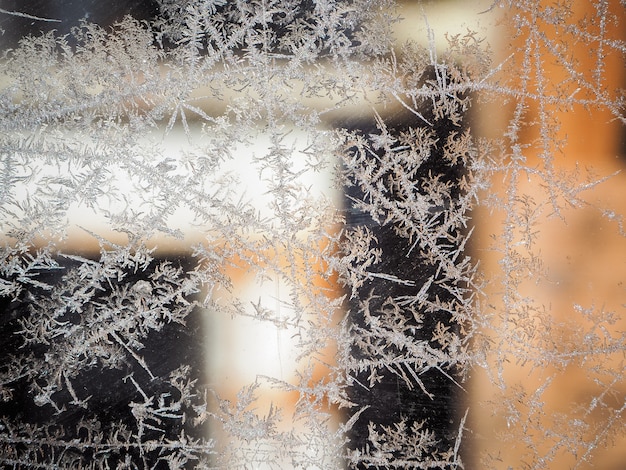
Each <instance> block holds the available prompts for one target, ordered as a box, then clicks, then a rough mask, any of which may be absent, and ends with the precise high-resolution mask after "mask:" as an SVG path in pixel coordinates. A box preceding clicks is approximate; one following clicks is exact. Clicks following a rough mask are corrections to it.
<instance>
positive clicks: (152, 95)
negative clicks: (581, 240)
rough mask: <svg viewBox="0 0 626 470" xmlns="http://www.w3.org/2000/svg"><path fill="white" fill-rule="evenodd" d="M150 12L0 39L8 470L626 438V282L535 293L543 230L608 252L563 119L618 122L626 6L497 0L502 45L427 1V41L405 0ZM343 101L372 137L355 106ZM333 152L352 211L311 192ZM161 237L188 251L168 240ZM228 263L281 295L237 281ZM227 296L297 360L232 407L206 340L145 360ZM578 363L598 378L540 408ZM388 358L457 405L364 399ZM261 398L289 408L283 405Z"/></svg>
mask: <svg viewBox="0 0 626 470" xmlns="http://www.w3.org/2000/svg"><path fill="white" fill-rule="evenodd" d="M158 3H159V14H158V15H157V17H156V18H154V19H152V20H150V21H137V20H135V19H133V18H131V17H126V18H124V19H123V20H122V21H120V22H118V23H117V24H115V25H114V26H113V27H112V28H102V27H100V26H98V25H96V24H92V23H89V22H87V21H85V22H83V23H81V24H80V25H78V26H77V27H76V28H74V29H73V31H72V33H71V35H70V36H66V37H59V36H57V35H55V34H54V32H50V33H45V34H41V35H38V36H31V37H25V38H23V39H22V40H21V41H20V43H19V45H18V46H17V47H16V48H15V49H13V50H7V51H3V57H2V68H1V69H0V83H2V88H1V89H0V130H1V131H0V166H1V168H2V170H1V172H0V232H1V233H2V245H1V247H0V260H1V262H0V274H1V276H0V294H1V296H2V305H3V312H2V321H1V322H0V324H1V325H2V326H1V329H0V340H1V341H2V342H3V347H2V348H0V462H1V463H2V465H3V466H4V467H7V468H40V467H50V468H161V466H163V468H307V469H310V468H324V469H326V468H328V469H333V468H341V467H342V466H347V467H349V468H423V469H426V468H442V469H443V468H445V469H453V468H513V467H515V468H537V469H539V468H553V467H551V464H555V465H556V464H557V463H558V464H559V465H569V467H567V468H586V467H585V465H587V464H588V463H589V462H594V459H595V458H601V456H602V455H603V454H602V453H601V451H600V450H599V449H601V448H603V447H605V446H607V445H610V444H611V442H613V440H615V439H618V438H619V437H620V436H621V435H622V434H623V432H624V424H623V423H624V419H623V414H624V411H625V410H626V402H625V397H626V389H625V387H624V383H623V382H624V376H623V374H624V370H623V360H622V359H623V353H624V348H625V343H626V336H625V334H624V329H623V328H622V327H621V326H620V325H622V324H623V321H622V314H623V312H622V311H623V308H624V302H623V294H624V292H623V287H622V288H621V290H620V291H619V294H620V295H621V296H622V301H621V302H617V304H616V303H615V302H614V301H611V302H608V301H607V299H604V298H602V297H601V296H602V295H603V294H602V290H600V289H596V291H593V290H592V291H585V292H584V293H582V292H581V295H580V298H578V299H571V300H570V301H569V302H568V303H567V304H559V305H558V306H555V305H553V304H552V303H551V299H550V298H546V297H545V296H544V294H543V292H545V290H539V291H537V290H533V288H532V287H533V285H537V286H540V287H544V288H552V289H556V287H555V286H557V285H558V283H559V282H560V281H559V279H557V278H558V275H557V274H558V273H555V271H554V269H555V268H554V267H553V265H551V264H550V260H551V259H552V258H550V257H549V256H546V254H545V252H544V251H542V247H545V245H541V244H540V240H541V239H542V237H544V236H545V235H546V234H549V233H550V231H557V232H558V231H559V230H561V229H562V230H565V228H563V227H567V226H568V223H570V222H571V223H573V224H576V223H578V222H577V221H578V220H579V219H578V214H587V215H588V214H591V215H588V217H592V218H593V217H596V218H595V219H592V220H596V221H600V220H605V221H606V222H607V224H606V225H605V226H603V227H606V228H605V230H607V231H609V230H611V231H612V232H611V233H614V234H615V235H616V237H617V238H618V239H619V240H620V241H619V243H622V244H623V241H622V238H623V236H624V230H623V226H622V214H621V213H620V212H619V210H618V209H615V208H614V207H613V206H612V205H611V204H610V203H608V202H610V198H608V197H606V196H604V200H603V201H599V202H598V201H597V200H596V199H595V195H596V194H599V197H602V188H603V187H605V185H610V184H611V182H612V181H620V180H619V178H620V177H621V176H620V175H619V173H618V171H617V170H616V168H614V167H611V166H604V165H603V164H602V163H599V164H598V167H597V170H593V169H592V167H593V164H590V165H589V166H588V167H585V166H583V165H580V166H579V165H577V164H576V162H577V161H578V160H579V159H581V158H582V157H584V155H582V156H581V155H576V153H575V152H574V151H572V150H571V147H568V144H567V142H568V140H567V139H568V138H570V137H572V136H569V135H564V134H565V133H564V132H563V131H562V127H565V125H566V122H565V121H566V120H567V116H569V115H571V114H579V113H590V114H591V116H592V118H593V119H595V121H594V122H596V123H597V124H598V125H599V126H604V125H606V126H608V125H612V126H615V125H618V126H622V125H623V124H624V123H626V117H625V115H624V106H625V103H624V100H625V99H626V97H625V95H624V90H623V77H622V82H621V83H619V82H616V80H615V78H614V77H613V76H611V73H613V72H610V71H611V70H615V64H616V63H617V64H618V67H617V68H618V69H619V68H620V64H621V69H623V68H624V67H623V63H624V54H625V52H626V43H625V41H624V37H623V33H622V32H621V31H622V30H623V29H624V15H625V5H624V3H623V2H620V3H618V2H608V1H601V2H588V3H589V8H586V7H582V6H580V5H569V4H568V3H567V2H556V3H550V4H548V3H547V2H538V1H532V0H528V1H519V2H513V1H505V2H496V3H494V4H493V5H491V6H490V7H488V8H487V9H486V11H484V12H482V13H481V15H483V17H484V21H485V22H491V23H493V24H498V25H499V27H500V28H504V29H505V30H506V31H508V32H511V31H514V32H515V34H514V35H512V36H511V39H510V42H509V39H508V38H507V39H506V40H504V39H502V40H501V41H502V44H492V45H489V44H488V43H487V42H486V41H484V40H483V38H482V36H481V34H480V33H478V32H475V31H471V30H467V32H466V33H464V34H446V32H445V31H435V30H433V29H431V27H430V26H429V23H428V18H427V16H426V17H425V18H424V21H423V23H422V24H421V25H420V27H419V28H418V30H419V32H418V33H416V35H419V34H421V36H420V37H418V38H416V39H420V40H423V41H421V42H420V41H418V42H407V43H406V44H403V45H401V47H399V46H398V45H397V44H396V42H394V39H393V34H392V31H393V28H394V27H395V25H396V24H397V23H398V22H400V21H401V20H400V19H399V15H398V14H397V11H396V10H395V8H396V5H395V3H394V2H392V1H391V0H350V1H333V0H322V1H315V2H310V1H299V0H253V1H245V2H244V1H233V2H230V1H222V0H185V1H174V0H159V2H158ZM580 3H587V2H580ZM585 8H586V9H585ZM0 13H2V14H10V12H6V11H4V10H0ZM475 13H476V14H478V12H475ZM14 14H15V12H14ZM507 34H508V33H507ZM436 36H438V37H445V38H446V40H447V47H446V48H445V50H442V49H440V48H439V47H438V46H437V45H436V44H435V37H436ZM580 44H583V45H585V47H582V48H581V47H580V46H579V45H580ZM581 50H584V53H581V52H580V51H581ZM494 103H495V104H494ZM481 113H482V114H481ZM568 113H569V114H568ZM594 113H596V114H594ZM400 114H402V115H403V116H404V118H403V120H402V122H398V119H397V116H398V115H400ZM479 115H482V116H483V117H482V118H479V117H478V116H479ZM485 115H486V116H487V117H486V118H485V117H484V116H485ZM355 116H357V117H359V118H362V119H364V120H366V121H368V122H369V123H370V125H369V127H367V128H364V127H359V126H358V125H352V124H345V125H344V124H342V122H348V123H350V122H353V121H354V120H355V119H356V118H355ZM564 116H565V117H564ZM351 120H352V121H351ZM620 129H621V132H623V128H620ZM573 137H574V138H575V137H576V136H573ZM174 138H177V139H178V140H176V142H177V143H176V144H175V145H172V142H173V139H174ZM259 142H263V144H262V145H258V143H259ZM612 151H613V152H614V153H616V152H617V151H616V150H614V149H613V150H612ZM570 153H572V154H573V155H569V154H570ZM609 153H610V152H609ZM564 154H568V155H567V157H568V158H569V159H568V160H567V163H565V164H564V163H562V160H563V158H564V157H563V155H564ZM242 155H245V159H244V158H243V157H242ZM244 160H245V162H246V163H245V166H246V167H247V168H246V170H252V171H253V172H254V173H255V175H256V176H255V178H257V179H258V180H259V181H262V182H264V184H265V189H264V190H263V193H262V194H255V190H256V189H257V188H256V187H255V186H251V185H249V183H248V182H247V180H246V176H245V174H244V173H243V171H241V166H242V164H241V162H242V161H244ZM324 171H326V172H332V174H333V175H334V176H333V178H332V180H333V181H332V183H333V184H334V186H335V188H334V190H335V191H345V193H346V194H347V197H346V202H345V204H342V203H341V202H338V201H337V200H335V199H333V197H332V196H331V193H332V190H331V189H330V186H332V185H331V184H329V185H328V186H329V188H327V189H328V191H319V190H317V189H314V188H313V187H312V184H311V182H312V181H313V180H314V179H315V178H316V175H318V176H319V174H321V172H324ZM327 183H328V182H327ZM531 189H532V191H531ZM590 195H593V197H592V196H590ZM615 197H619V196H617V195H616V196H615ZM181 220H182V221H183V222H181ZM355 220H357V222H354V221H355ZM486 220H495V221H497V223H498V224H500V225H498V227H496V228H495V229H484V228H481V223H482V221H486ZM585 220H589V219H585ZM94 221H95V222H94ZM83 222H84V223H83ZM348 222H349V223H348ZM598 223H600V222H598ZM90 224H92V225H93V226H92V225H90ZM94 224H95V225H94ZM489 230H491V232H488V233H487V232H486V231H489ZM477 232H480V233H479V236H477V235H476V233H477ZM383 237H384V239H383ZM485 239H489V240H490V242H492V243H491V244H490V245H489V246H488V244H487V243H486V242H485V241H484V240H485ZM76 240H80V243H81V244H82V245H79V247H78V248H77V247H76V244H75V241H76ZM389 240H394V246H395V247H397V248H396V249H397V252H398V253H400V255H399V257H400V259H403V260H405V261H406V262H403V263H402V265H401V269H396V268H397V267H396V266H393V265H390V264H391V263H390V262H389V260H387V259H385V257H386V256H388V252H387V251H385V247H384V244H385V243H386V242H388V241H389ZM70 242H72V243H70ZM169 243H171V244H172V246H176V247H178V248H176V249H177V250H179V254H180V250H181V248H180V247H181V246H183V247H186V248H184V249H183V251H184V257H185V260H184V261H183V260H182V255H181V259H180V260H176V259H175V258H174V259H172V258H168V259H165V258H164V257H163V253H164V252H165V251H167V249H166V248H164V246H167V245H168V244H169ZM81 246H82V248H81ZM87 247H90V248H89V249H87ZM487 248H488V249H487ZM558 248H559V247H555V249H558ZM543 249H545V248H543ZM591 249H593V248H591ZM94 253H96V254H95V255H94ZM564 256H566V255H564ZM615 258H616V259H619V258H620V254H619V253H616V254H615ZM607 269H610V267H607ZM240 276H247V277H249V278H251V279H253V282H254V283H256V284H257V285H258V286H260V287H261V289H268V286H271V287H269V289H277V290H278V289H280V291H281V292H282V293H283V294H282V295H283V296H285V297H286V298H287V299H288V300H287V301H284V302H282V301H281V302H280V303H277V304H276V305H272V304H267V303H264V302H262V301H261V300H259V301H256V300H254V299H252V300H250V299H246V298H243V297H242V296H239V295H238V290H237V289H238V288H237V281H236V278H238V277H240ZM546 286H547V287H546ZM596 292H597V294H596ZM608 304H610V305H608ZM218 314H219V315H222V314H223V315H226V316H232V317H235V318H239V317H241V318H248V319H252V320H254V321H256V322H259V324H263V325H271V326H272V327H274V328H275V329H276V330H277V331H279V332H280V331H282V332H286V333H288V336H289V337H290V338H291V339H292V340H293V341H294V343H295V345H296V349H297V354H295V357H293V358H289V361H292V362H293V363H294V364H295V367H296V371H295V373H294V374H293V375H291V376H286V375H285V376H278V375H279V374H277V376H269V375H262V374H259V375H257V376H256V378H255V379H254V380H253V381H251V382H250V383H248V384H246V385H245V386H243V387H241V389H240V390H239V392H238V393H237V396H236V397H226V396H222V394H220V392H218V391H217V390H216V389H215V388H214V387H211V386H210V384H207V383H206V381H207V380H206V377H204V376H203V375H202V373H201V372H200V366H199V365H198V363H197V362H196V361H195V360H194V359H192V357H194V356H193V354H192V353H190V352H188V353H181V355H180V361H179V364H178V365H177V366H176V367H172V368H171V369H170V370H165V369H164V368H163V367H161V363H160V362H159V360H152V359H150V358H151V357H155V356H154V353H155V351H150V350H151V348H152V349H154V347H153V346H150V344H152V343H151V342H152V341H155V338H156V339H157V341H160V340H163V341H168V342H170V343H171V342H176V341H177V340H178V341H180V342H181V344H182V342H183V341H193V340H194V338H195V339H197V330H198V328H200V327H199V326H198V324H199V323H198V322H199V321H198V318H201V317H202V316H203V315H204V316H210V315H218ZM620 322H622V323H620ZM194 334H196V336H194ZM159 338H160V339H159ZM190 338H191V339H190ZM157 344H159V343H158V342H157ZM156 349H158V347H157V348H156ZM149 352H150V354H148V353H149ZM156 352H157V353H158V351H156ZM185 354H187V355H185ZM156 357H158V356H156ZM286 359H287V358H285V360H286ZM509 364H513V365H514V367H517V368H518V369H519V370H520V371H521V372H522V376H523V377H529V378H528V380H526V379H525V378H523V379H519V378H518V376H515V375H511V374H512V373H511V367H510V366H509ZM572 368H576V369H579V370H580V371H582V373H581V377H580V380H582V381H585V383H588V384H589V386H588V389H587V390H588V392H587V394H585V395H584V396H573V397H568V399H570V398H571V400H570V402H568V403H567V406H568V407H567V408H564V409H558V408H549V411H546V408H544V405H545V404H546V403H553V402H554V401H555V398H554V394H555V393H556V392H555V390H556V388H555V387H556V385H555V384H557V383H558V382H559V381H560V380H561V378H562V377H563V376H565V374H566V373H568V371H570V370H571V369H572ZM524 374H526V375H524ZM389 377H393V378H394V380H397V382H398V383H399V384H401V386H402V387H405V388H406V389H407V390H410V391H411V393H412V394H413V395H411V396H418V397H420V400H422V399H423V400H424V401H425V402H427V403H428V402H436V400H437V399H438V396H437V393H438V392H437V390H435V389H432V388H431V385H430V384H431V382H429V381H428V380H432V379H428V380H427V378H428V377H435V378H438V380H441V381H443V382H445V383H448V384H449V385H450V386H451V387H452V389H453V390H454V391H455V393H456V394H457V396H458V401H459V403H462V405H460V406H459V409H458V410H457V411H458V412H457V413H456V415H455V416H454V418H453V420H452V421H453V422H452V423H451V424H449V423H448V424H446V431H445V432H442V430H441V427H440V426H439V425H438V424H437V423H434V422H433V421H434V420H429V419H425V420H423V421H416V420H410V419H407V418H406V417H404V416H398V417H397V419H396V417H394V418H393V419H391V421H392V422H390V419H389V417H382V416H380V414H378V413H377V412H372V410H373V409H374V408H373V407H372V408H371V407H370V406H369V405H367V404H363V403H362V402H360V401H359V400H358V399H357V398H355V397H357V395H358V393H360V394H361V395H358V396H362V395H363V394H367V393H368V392H370V391H371V390H374V389H375V387H376V386H377V384H379V383H380V382H381V381H385V380H388V378H389ZM481 377H482V379H481ZM480 380H483V382H480ZM481 383H487V385H486V386H483V385H480V384H481ZM355 390H360V392H355ZM485 390H486V392H485ZM275 391H278V392H277V393H282V395H279V396H283V397H287V396H291V397H296V398H295V400H294V403H295V405H294V406H288V405H285V404H284V403H281V402H280V401H276V402H272V403H269V402H268V398H267V397H268V396H271V395H270V394H271V393H274V392H275ZM120 396H121V397H125V398H126V399H127V401H128V403H127V404H125V405H124V406H123V407H122V408H123V409H118V410H115V412H113V411H110V412H109V411H107V410H108V408H107V407H111V406H112V405H111V404H112V403H115V402H116V400H117V399H118V398H119V397H120ZM129 397H130V398H129ZM472 397H477V398H472ZM472 399H473V400H474V402H473V404H471V403H472ZM269 401H271V400H269ZM557 401H558V400H557ZM15 409H19V410H33V409H35V410H37V412H32V411H23V412H22V411H20V412H12V411H11V410H15ZM554 410H556V411H554ZM486 414H493V417H494V418H493V420H492V421H489V420H488V419H487V424H484V422H483V417H484V415H486ZM66 417H67V418H66ZM70 417H71V418H70ZM67 423H71V424H67ZM438 426H439V427H438ZM481 426H483V428H481ZM484 426H487V427H488V428H489V432H483V430H482V429H485V427H484ZM356 428H360V429H361V430H365V431H363V432H365V433H366V437H365V441H364V443H361V442H360V441H357V440H353V441H350V439H355V438H354V436H355V435H356V434H355V431H354V430H355V429H356ZM491 429H496V431H497V432H496V433H494V435H490V434H489V433H490V432H491ZM468 436H469V437H468ZM485 436H487V437H486V438H485ZM486 441H489V442H486ZM499 442H502V445H500V444H498V443H499ZM511 443H513V444H514V446H513V447H515V451H512V452H511V454H506V453H505V454H503V453H502V452H503V451H504V450H506V449H508V447H507V446H510V445H511ZM598 456H600V457H598Z"/></svg>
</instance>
